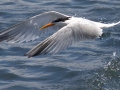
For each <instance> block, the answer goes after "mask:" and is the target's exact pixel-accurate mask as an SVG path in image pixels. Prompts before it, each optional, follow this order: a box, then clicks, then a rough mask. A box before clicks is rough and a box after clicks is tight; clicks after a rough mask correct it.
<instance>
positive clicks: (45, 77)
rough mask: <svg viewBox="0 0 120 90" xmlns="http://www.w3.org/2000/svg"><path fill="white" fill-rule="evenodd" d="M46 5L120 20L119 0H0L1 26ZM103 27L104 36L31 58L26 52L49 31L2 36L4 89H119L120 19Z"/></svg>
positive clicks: (50, 8) (0, 82)
mask: <svg viewBox="0 0 120 90" xmlns="http://www.w3.org/2000/svg"><path fill="white" fill-rule="evenodd" d="M46 11H58V12H61V13H64V14H67V15H71V16H77V17H83V18H86V19H90V20H93V21H98V22H103V23H112V22H117V21H119V20H120V0H0V30H3V29H6V28H8V27H10V26H11V25H14V24H16V23H19V22H22V21H24V20H26V19H29V18H30V17H32V16H34V15H37V14H40V13H43V12H46ZM103 32H104V34H103V35H102V37H101V39H96V40H90V41H81V42H79V43H77V44H75V45H73V46H72V47H70V48H68V49H66V50H65V51H62V52H60V53H58V54H54V55H42V56H36V57H32V58H27V57H25V56H23V54H25V53H26V52H27V51H29V50H30V49H31V48H33V47H34V46H35V45H37V44H38V43H39V42H41V41H42V40H44V39H45V38H46V37H48V36H49V35H46V36H41V39H40V40H35V41H30V42H26V43H10V42H0V90H120V25H117V26H114V27H111V28H107V29H104V30H103Z"/></svg>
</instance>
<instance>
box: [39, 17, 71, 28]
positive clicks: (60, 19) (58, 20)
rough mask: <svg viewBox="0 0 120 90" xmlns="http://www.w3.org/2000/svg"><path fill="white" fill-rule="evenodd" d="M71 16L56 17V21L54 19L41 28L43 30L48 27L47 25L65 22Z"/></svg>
mask: <svg viewBox="0 0 120 90" xmlns="http://www.w3.org/2000/svg"><path fill="white" fill-rule="evenodd" d="M69 18H70V17H65V18H57V19H55V20H54V21H52V22H50V23H48V24H46V25H44V26H42V27H41V28H40V30H43V29H45V28H47V27H50V26H54V25H56V24H58V23H60V22H65V21H66V20H69Z"/></svg>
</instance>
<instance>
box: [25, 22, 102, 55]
mask: <svg viewBox="0 0 120 90" xmlns="http://www.w3.org/2000/svg"><path fill="white" fill-rule="evenodd" d="M101 34H102V29H100V28H99V27H97V26H95V24H94V23H92V22H89V21H85V22H84V21H83V22H81V21H75V22H72V23H70V24H68V25H67V26H65V27H63V28H61V29H60V30H59V31H57V32H56V33H54V34H53V35H51V36H50V37H48V38H47V39H45V40H44V41H42V42H41V43H40V44H38V45H37V46H36V47H34V48H33V49H31V50H30V51H29V52H28V53H26V54H25V55H26V56H28V57H32V56H36V55H39V54H47V53H57V52H60V51H62V50H64V49H66V48H67V47H69V46H71V44H72V43H74V42H75V41H80V40H85V39H94V38H96V37H99V36H101Z"/></svg>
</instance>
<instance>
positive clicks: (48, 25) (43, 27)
mask: <svg viewBox="0 0 120 90" xmlns="http://www.w3.org/2000/svg"><path fill="white" fill-rule="evenodd" d="M53 25H54V24H53V23H48V24H46V25H44V26H42V27H41V28H40V30H43V29H45V28H47V27H50V26H53Z"/></svg>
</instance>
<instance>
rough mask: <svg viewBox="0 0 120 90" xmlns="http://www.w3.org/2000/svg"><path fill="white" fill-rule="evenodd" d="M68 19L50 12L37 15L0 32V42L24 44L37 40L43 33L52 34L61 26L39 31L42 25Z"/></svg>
mask: <svg viewBox="0 0 120 90" xmlns="http://www.w3.org/2000/svg"><path fill="white" fill-rule="evenodd" d="M63 17H68V16H67V15H64V14H61V13H58V12H55V11H50V12H45V13H42V14H39V15H37V16H34V17H31V18H30V19H28V20H26V21H24V22H21V23H19V24H16V25H14V26H12V27H10V28H8V29H5V30H2V31H0V41H3V40H6V41H14V42H16V41H17V42H24V41H26V42H27V41H30V40H34V39H36V38H38V37H39V36H40V35H41V34H44V33H45V32H52V31H54V30H59V29H60V28H61V26H57V25H56V26H53V27H49V28H47V29H45V30H41V31H40V30H39V28H41V27H42V26H43V25H45V24H47V23H49V22H52V21H53V20H55V19H57V18H63Z"/></svg>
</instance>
